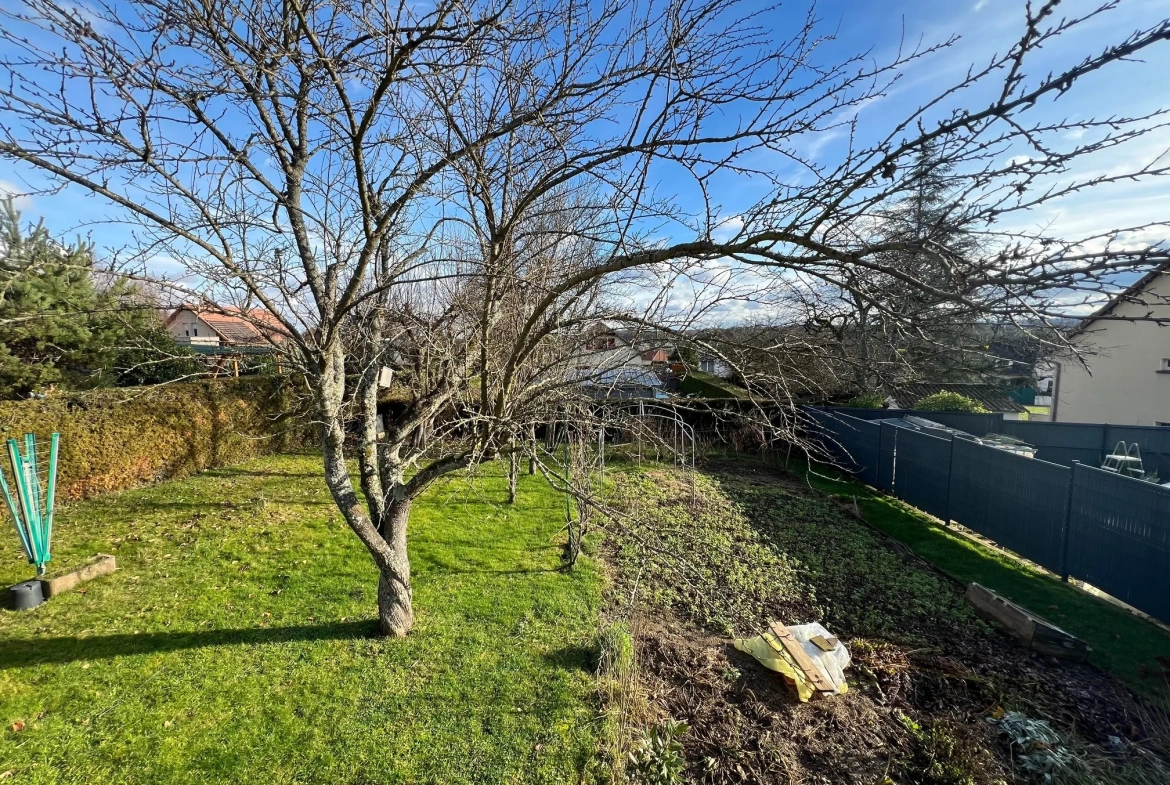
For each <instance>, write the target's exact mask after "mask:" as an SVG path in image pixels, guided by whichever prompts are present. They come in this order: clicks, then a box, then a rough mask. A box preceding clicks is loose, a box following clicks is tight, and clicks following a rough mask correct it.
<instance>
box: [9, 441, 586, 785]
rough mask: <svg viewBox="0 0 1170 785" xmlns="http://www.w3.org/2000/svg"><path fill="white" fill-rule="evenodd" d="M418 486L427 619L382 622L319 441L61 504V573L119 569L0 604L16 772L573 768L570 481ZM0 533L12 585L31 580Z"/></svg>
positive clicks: (579, 759)
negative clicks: (59, 590)
mask: <svg viewBox="0 0 1170 785" xmlns="http://www.w3.org/2000/svg"><path fill="white" fill-rule="evenodd" d="M484 471H485V476H483V477H482V478H480V479H477V480H476V481H475V482H473V483H470V484H469V482H468V481H467V480H466V478H464V477H462V476H460V477H458V478H457V479H453V480H450V481H448V482H445V483H442V484H440V485H438V486H436V487H434V488H433V489H431V491H429V492H428V493H427V494H426V495H425V496H423V497H422V498H421V499H420V501H419V503H418V505H417V506H416V516H417V517H415V518H414V519H413V527H414V529H413V536H414V542H415V549H416V550H415V561H414V568H415V576H416V583H415V588H414V591H415V599H416V603H417V607H418V609H419V612H418V620H417V624H416V625H415V628H414V631H413V633H412V634H411V635H410V637H409V638H407V639H404V640H392V639H386V638H381V637H376V636H377V632H378V622H377V619H376V617H375V616H374V607H375V602H374V596H373V594H374V581H373V580H372V576H373V575H375V574H376V568H375V567H374V566H373V564H372V563H371V562H370V559H369V556H368V554H367V553H366V552H365V550H364V549H363V548H362V546H361V544H360V543H358V542H357V541H356V539H355V538H353V536H352V535H351V534H350V533H349V532H348V529H347V527H346V526H345V524H344V523H343V522H342V521H341V520H340V517H339V515H338V513H337V510H336V507H335V506H334V505H333V502H332V499H330V497H329V496H328V491H327V489H326V486H325V484H324V482H323V479H322V476H321V472H322V470H321V459H320V456H313V455H306V456H289V455H282V456H275V457H270V458H264V459H260V460H256V461H253V462H251V463H247V464H244V465H242V466H239V467H236V468H228V469H218V470H212V471H208V472H205V473H203V474H201V475H198V476H195V477H191V478H188V479H185V480H181V481H176V482H173V483H168V484H163V485H158V486H154V487H150V488H144V489H140V490H133V491H126V492H122V493H117V494H111V495H107V496H103V497H100V498H98V499H96V500H92V501H87V502H82V503H78V504H75V505H72V506H68V507H66V508H64V509H62V510H61V511H60V513H59V516H58V519H57V525H56V526H55V532H54V546H55V547H54V561H53V563H52V564H51V568H52V569H54V570H63V569H67V568H68V567H70V566H71V565H75V564H77V563H79V562H81V561H83V560H84V559H85V558H88V557H89V556H91V555H92V554H94V553H97V552H109V553H113V554H115V555H116V556H117V559H118V564H119V570H118V572H117V573H116V574H114V575H113V576H110V577H107V578H103V579H101V580H98V581H95V582H92V583H89V584H86V585H84V586H83V587H82V588H81V589H79V590H77V591H74V592H71V593H69V594H66V595H63V596H60V597H57V598H54V599H52V600H51V601H49V602H48V603H46V604H45V605H43V606H41V607H40V608H38V609H36V610H34V611H29V612H25V613H21V614H16V613H11V612H3V613H0V721H2V722H3V727H2V728H0V777H4V778H11V779H5V781H11V782H13V783H98V782H119V783H136V782H141V783H152V785H153V784H154V783H205V782H238V783H247V782H264V783H273V784H275V783H292V782H331V783H414V782H433V783H460V782H492V783H496V782H525V783H529V782H548V783H553V782H555V783H562V782H577V781H580V780H581V779H582V778H583V777H584V776H585V772H586V770H587V769H588V768H589V766H590V765H591V762H592V761H593V760H594V755H595V751H596V749H597V747H598V741H599V737H600V734H601V733H602V727H601V725H600V723H599V722H598V720H597V709H596V705H595V703H596V699H595V696H596V692H595V686H594V681H593V676H592V671H591V668H592V656H593V655H592V653H591V652H592V650H593V646H594V638H595V633H596V616H597V610H598V603H599V599H600V578H599V575H598V573H597V571H596V569H595V568H594V566H593V564H592V562H591V561H590V560H589V559H588V558H583V559H581V560H579V561H578V564H577V566H576V568H575V569H574V570H572V571H563V570H561V569H559V565H560V554H561V549H562V547H563V543H561V542H560V541H558V539H557V538H558V530H559V526H560V525H561V522H562V521H563V510H564V501H563V496H560V495H559V494H556V493H555V492H553V491H552V489H551V488H550V487H549V486H548V485H547V483H545V482H544V481H543V479H542V478H540V477H528V476H524V477H521V478H520V486H519V498H518V502H517V504H516V505H504V504H502V501H503V499H504V498H505V490H506V489H505V479H504V477H503V476H502V474H501V473H500V472H499V471H498V470H497V469H496V468H495V467H494V466H492V467H486V468H485V470H484ZM29 570H30V568H29V566H28V565H27V563H24V561H23V558H22V557H21V556H20V555H19V551H18V546H17V543H16V540H15V537H4V538H0V583H3V584H5V585H7V584H11V583H13V582H15V581H17V580H21V579H24V578H27V577H29Z"/></svg>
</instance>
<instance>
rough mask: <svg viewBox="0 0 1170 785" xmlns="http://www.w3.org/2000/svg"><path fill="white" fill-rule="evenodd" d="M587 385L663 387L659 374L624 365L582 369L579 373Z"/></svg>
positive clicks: (582, 381) (579, 376)
mask: <svg viewBox="0 0 1170 785" xmlns="http://www.w3.org/2000/svg"><path fill="white" fill-rule="evenodd" d="M577 376H578V378H580V380H581V384H582V385H583V386H585V387H661V386H662V379H660V378H658V374H656V373H654V372H653V371H650V370H647V369H645V368H631V367H629V366H622V367H620V368H612V369H610V370H606V371H601V372H600V373H598V372H596V371H581V372H579V373H578V374H577Z"/></svg>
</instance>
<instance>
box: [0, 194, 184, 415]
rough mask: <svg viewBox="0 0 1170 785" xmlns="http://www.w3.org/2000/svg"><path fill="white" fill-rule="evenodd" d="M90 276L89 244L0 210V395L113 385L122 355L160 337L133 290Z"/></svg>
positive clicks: (9, 207)
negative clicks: (24, 223)
mask: <svg viewBox="0 0 1170 785" xmlns="http://www.w3.org/2000/svg"><path fill="white" fill-rule="evenodd" d="M94 274H95V267H94V254H93V247H92V246H91V245H90V244H89V243H86V242H84V241H82V240H78V241H77V242H75V243H72V244H65V243H61V242H59V241H57V240H56V239H54V238H53V237H52V235H51V234H50V233H49V231H48V229H47V228H46V227H45V225H44V222H43V221H41V222H39V223H37V224H36V225H33V226H29V227H27V228H22V227H21V216H20V213H19V212H18V211H17V210H16V208H15V205H14V204H13V201H12V200H11V199H8V200H6V201H4V202H3V203H2V205H0V398H14V397H25V396H28V395H30V394H33V393H36V392H37V391H42V390H45V389H48V388H49V387H50V386H60V387H64V388H71V389H80V388H88V387H95V386H103V385H110V384H113V383H115V382H116V381H117V379H118V375H119V372H118V370H117V368H118V366H119V365H124V364H125V356H126V352H128V351H131V350H136V349H137V348H138V347H140V346H143V345H144V339H146V344H145V345H152V344H151V341H154V342H155V343H157V342H158V341H159V340H161V338H162V336H160V335H159V333H160V332H161V324H160V323H159V320H158V316H157V315H156V313H155V312H154V311H153V310H152V309H151V308H149V304H148V303H145V302H144V301H143V299H142V298H141V297H138V296H137V293H136V292H135V291H134V290H133V288H132V287H130V286H128V285H127V284H125V283H124V282H118V281H115V282H114V283H112V284H111V285H109V286H105V287H99V286H97V285H96V284H95V275H94ZM171 343H172V344H173V341H172V342H171ZM119 360H121V361H122V362H119Z"/></svg>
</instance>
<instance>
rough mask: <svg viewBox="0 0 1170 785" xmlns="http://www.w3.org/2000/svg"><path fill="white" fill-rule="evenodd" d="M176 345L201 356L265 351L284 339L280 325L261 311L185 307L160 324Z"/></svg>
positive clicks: (178, 309)
mask: <svg viewBox="0 0 1170 785" xmlns="http://www.w3.org/2000/svg"><path fill="white" fill-rule="evenodd" d="M163 325H164V326H165V327H166V329H167V331H168V332H169V333H170V334H171V335H172V336H173V337H174V339H175V341H177V342H178V343H181V344H184V345H187V346H190V347H191V348H192V349H195V350H196V351H199V352H201V353H203V354H209V353H216V352H217V351H218V350H222V349H225V348H236V349H244V348H248V349H252V350H256V349H265V348H271V346H272V345H273V344H275V343H280V341H281V340H283V339H284V333H283V330H282V328H281V326H280V323H279V322H278V321H277V320H276V318H275V317H273V316H272V314H270V313H268V311H266V310H264V309H262V308H253V309H252V310H250V311H241V310H240V309H238V308H232V307H222V308H208V307H204V306H184V307H182V308H177V309H176V310H175V312H174V313H172V314H171V315H170V316H168V317H167V318H166V320H165V321H164V322H163Z"/></svg>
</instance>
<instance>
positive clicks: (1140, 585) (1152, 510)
mask: <svg viewBox="0 0 1170 785" xmlns="http://www.w3.org/2000/svg"><path fill="white" fill-rule="evenodd" d="M1068 571H1069V573H1070V574H1071V575H1072V576H1073V577H1075V578H1080V579H1081V580H1084V581H1087V582H1088V583H1091V584H1092V585H1094V586H1096V587H1098V588H1099V589H1101V590H1102V591H1105V592H1107V593H1109V594H1111V595H1113V596H1114V597H1116V598H1117V599H1119V600H1121V601H1122V602H1126V603H1129V604H1130V605H1132V606H1134V607H1135V608H1138V609H1139V610H1143V611H1145V612H1146V613H1148V614H1150V615H1151V616H1153V617H1154V618H1156V619H1160V620H1161V621H1163V622H1167V623H1170V488H1161V487H1159V486H1157V485H1154V484H1152V483H1148V482H1142V481H1141V480H1134V479H1131V478H1129V477H1119V476H1117V475H1116V474H1113V473H1111V472H1105V471H1101V470H1100V469H1094V468H1092V467H1089V466H1081V465H1079V464H1078V465H1076V466H1074V467H1073V493H1072V502H1071V505H1070V515H1069V539H1068Z"/></svg>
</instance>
